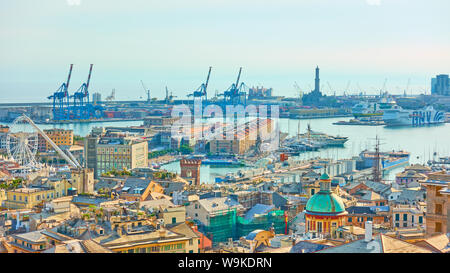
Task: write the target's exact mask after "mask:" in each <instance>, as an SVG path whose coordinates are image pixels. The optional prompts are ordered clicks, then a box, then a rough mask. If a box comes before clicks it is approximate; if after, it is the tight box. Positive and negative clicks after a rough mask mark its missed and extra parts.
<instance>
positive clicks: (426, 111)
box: [383, 105, 445, 126]
mask: <svg viewBox="0 0 450 273" xmlns="http://www.w3.org/2000/svg"><path fill="white" fill-rule="evenodd" d="M383 121H384V122H385V123H386V125H387V126H402V125H403V126H404V125H412V126H420V125H427V124H438V123H444V122H445V113H444V112H442V111H436V110H435V109H434V108H433V106H427V107H425V108H423V109H419V110H406V109H403V108H402V107H400V106H398V105H395V106H393V107H392V108H391V109H386V110H384V113H383Z"/></svg>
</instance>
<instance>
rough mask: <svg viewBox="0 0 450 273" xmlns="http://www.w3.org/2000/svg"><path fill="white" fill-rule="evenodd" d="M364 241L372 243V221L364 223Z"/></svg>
mask: <svg viewBox="0 0 450 273" xmlns="http://www.w3.org/2000/svg"><path fill="white" fill-rule="evenodd" d="M364 241H365V242H367V243H368V242H370V241H372V221H367V222H366V234H365V238H364Z"/></svg>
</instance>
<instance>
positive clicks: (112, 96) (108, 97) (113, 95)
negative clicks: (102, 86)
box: [105, 89, 116, 101]
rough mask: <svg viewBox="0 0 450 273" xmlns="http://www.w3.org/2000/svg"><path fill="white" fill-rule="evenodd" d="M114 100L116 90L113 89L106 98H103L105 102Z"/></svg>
mask: <svg viewBox="0 0 450 273" xmlns="http://www.w3.org/2000/svg"><path fill="white" fill-rule="evenodd" d="M115 99H116V89H113V90H112V91H111V95H109V96H107V97H106V98H105V100H106V101H113V100H115Z"/></svg>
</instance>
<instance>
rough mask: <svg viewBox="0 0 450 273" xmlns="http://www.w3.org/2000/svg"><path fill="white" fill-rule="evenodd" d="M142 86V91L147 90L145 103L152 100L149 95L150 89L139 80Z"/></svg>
mask: <svg viewBox="0 0 450 273" xmlns="http://www.w3.org/2000/svg"><path fill="white" fill-rule="evenodd" d="M141 84H142V87H143V88H144V91H145V92H147V103H151V102H152V98H151V97H150V89H147V87H146V86H145V84H144V82H143V81H142V80H141Z"/></svg>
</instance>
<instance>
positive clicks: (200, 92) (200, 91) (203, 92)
mask: <svg viewBox="0 0 450 273" xmlns="http://www.w3.org/2000/svg"><path fill="white" fill-rule="evenodd" d="M211 69H212V66H210V67H209V71H208V76H207V77H206V82H205V83H202V85H200V87H199V88H197V90H195V91H194V92H193V93H192V94H189V95H187V96H188V97H192V96H193V97H194V99H195V98H200V99H202V100H204V101H207V100H208V93H207V90H208V83H209V76H210V75H211Z"/></svg>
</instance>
